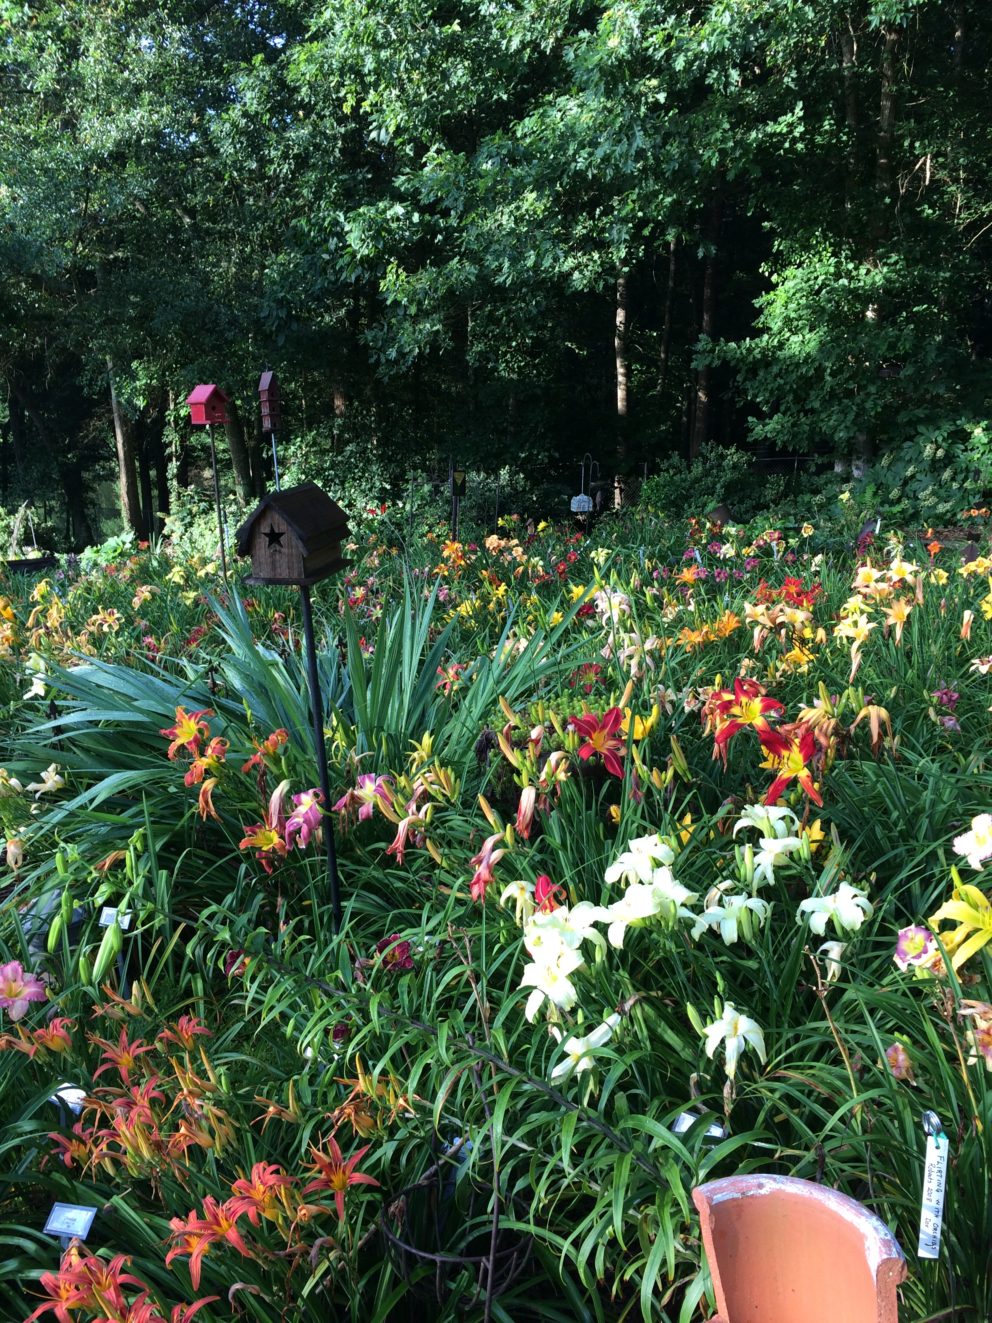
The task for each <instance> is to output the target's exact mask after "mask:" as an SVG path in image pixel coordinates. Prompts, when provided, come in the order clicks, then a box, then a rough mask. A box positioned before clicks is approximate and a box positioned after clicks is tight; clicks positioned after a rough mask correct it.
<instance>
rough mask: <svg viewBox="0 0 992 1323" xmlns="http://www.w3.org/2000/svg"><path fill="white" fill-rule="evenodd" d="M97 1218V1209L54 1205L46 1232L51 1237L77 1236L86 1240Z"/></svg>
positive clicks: (76, 1205) (46, 1225)
mask: <svg viewBox="0 0 992 1323" xmlns="http://www.w3.org/2000/svg"><path fill="white" fill-rule="evenodd" d="M94 1217H96V1209H95V1208H92V1207H88V1206H87V1205H86V1204H53V1205H52V1211H51V1212H50V1213H49V1214H48V1221H47V1222H46V1223H45V1231H46V1233H47V1234H48V1235H49V1236H67V1237H70V1238H71V1237H73V1236H75V1237H76V1238H77V1239H79V1240H85V1239H86V1237H87V1236H88V1235H89V1234H90V1227H91V1226H92V1225H93V1219H94Z"/></svg>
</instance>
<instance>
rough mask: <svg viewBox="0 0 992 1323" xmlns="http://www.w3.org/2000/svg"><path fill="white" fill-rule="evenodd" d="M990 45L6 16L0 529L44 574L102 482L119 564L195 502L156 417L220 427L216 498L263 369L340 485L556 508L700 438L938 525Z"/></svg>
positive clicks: (972, 265)
mask: <svg viewBox="0 0 992 1323" xmlns="http://www.w3.org/2000/svg"><path fill="white" fill-rule="evenodd" d="M989 24H990V16H989V12H988V7H987V5H986V4H985V3H984V2H983V0H956V2H954V3H951V2H950V0H854V2H851V0H845V2H844V3H840V0H755V3H747V4H742V3H738V0H694V2H693V3H679V4H674V3H672V2H671V0H621V2H620V3H616V4H611V5H609V6H606V5H603V4H598V3H592V2H591V0H556V2H555V3H549V2H548V0H538V2H535V0H517V3H513V4H510V3H497V4H492V3H489V2H488V0H487V2H486V3H479V0H459V2H457V3H445V4H435V3H431V2H430V0H385V2H384V3H383V2H380V0H376V3H375V4H371V3H369V2H368V0H342V2H341V3H338V4H334V5H328V6H320V5H315V4H311V3H306V0H270V2H268V3H255V2H254V0H250V2H248V3H240V2H239V3H233V2H232V3H228V2H226V0H225V2H222V3H217V4H211V5H209V6H204V5H201V4H190V3H170V4H169V5H167V6H162V5H159V4H152V3H147V0H109V2H108V3H105V4H101V5H98V6H93V5H92V4H89V3H86V2H85V0H68V2H66V0H57V2H56V0H25V2H24V3H20V2H17V3H14V2H13V0H9V2H8V3H4V4H2V5H0V133H2V138H3V142H4V159H3V164H2V168H0V169H2V173H0V312H2V315H3V320H4V327H5V334H4V342H3V347H2V349H0V374H2V382H3V387H4V389H3V391H2V392H0V394H2V396H3V398H2V400H0V429H2V430H0V437H2V440H0V505H2V506H3V507H5V508H7V509H8V510H9V509H12V508H16V506H18V505H19V504H20V502H21V501H22V500H24V499H25V498H28V497H33V498H34V500H35V502H36V504H37V505H38V506H39V507H42V509H41V514H42V515H43V516H46V517H47V522H48V524H49V527H48V529H47V530H46V537H47V539H48V541H49V542H50V543H53V544H55V545H59V546H75V547H77V548H78V547H80V546H82V545H84V544H85V543H86V542H88V541H90V540H92V534H93V532H94V529H95V528H96V526H97V520H98V516H102V517H103V518H104V522H106V516H107V514H108V495H107V489H106V485H105V484H104V485H100V481H101V479H104V478H107V477H110V476H111V475H113V474H114V473H115V471H119V480H120V486H121V493H122V499H123V504H124V510H125V516H126V521H127V522H128V523H129V524H130V526H131V527H132V528H133V529H134V530H135V531H136V532H139V533H142V532H143V533H144V535H147V534H148V533H149V532H150V531H152V528H153V526H154V525H155V523H156V516H157V515H158V514H159V513H160V512H162V511H164V510H166V509H167V507H168V504H169V501H170V499H171V500H173V501H174V500H176V499H177V494H178V493H184V492H186V491H187V490H188V489H189V486H190V483H192V485H193V488H195V487H196V485H197V483H198V481H199V480H200V478H201V476H202V464H203V461H204V453H203V447H202V441H199V440H197V441H193V440H191V439H190V436H189V429H188V426H187V425H186V422H185V419H184V413H183V409H182V400H183V397H184V395H185V393H186V392H187V390H188V389H189V388H190V387H191V386H192V385H193V384H194V383H196V382H197V381H220V382H221V383H222V384H223V385H225V386H226V387H227V388H228V389H230V390H231V391H232V392H233V394H234V396H235V400H236V403H237V405H238V408H239V413H238V415H237V417H236V418H235V419H234V420H233V421H232V423H231V425H230V426H229V428H228V429H227V431H228V440H229V442H230V455H231V465H230V467H231V470H232V482H233V484H234V486H235V487H236V495H237V496H238V497H239V499H240V500H241V501H245V500H247V499H249V498H250V496H251V494H252V492H253V491H258V490H260V489H261V485H262V484H263V483H264V482H265V480H266V479H267V477H268V476H269V472H268V469H269V461H268V458H267V453H266V450H265V447H264V446H263V445H262V444H261V437H260V435H258V434H257V432H256V426H255V425H253V422H252V419H253V417H254V412H255V399H254V387H255V383H256V381H257V378H258V373H259V372H260V370H261V369H262V368H263V367H266V366H268V367H271V368H274V369H276V370H277V371H278V372H279V373H280V375H281V378H282V380H283V384H284V394H285V396H286V399H287V401H288V415H287V420H286V435H285V436H284V437H283V438H282V439H283V441H284V442H286V441H288V440H290V439H291V438H292V439H293V442H294V446H295V452H296V458H298V459H303V460H304V461H309V462H314V461H316V462H317V463H319V464H320V465H321V466H322V467H323V468H324V469H326V470H327V471H330V472H333V473H334V474H335V475H336V478H337V481H338V483H339V484H340V483H341V482H342V481H343V479H344V478H345V476H346V475H347V474H348V473H349V472H350V471H351V470H352V467H353V465H352V459H351V457H352V456H353V455H354V454H355V453H360V454H361V455H362V456H363V457H364V458H365V459H366V460H368V461H371V462H372V463H373V464H374V465H375V467H376V470H377V472H379V473H380V474H381V477H382V480H383V482H384V483H387V484H388V483H390V482H391V483H394V484H396V483H398V484H399V485H401V486H404V485H405V484H406V482H407V479H408V476H409V473H410V471H411V469H413V470H414V471H416V472H418V473H423V472H427V471H434V472H439V473H440V474H441V476H442V477H443V476H444V475H445V474H446V472H447V466H448V459H449V456H452V455H453V456H454V457H455V458H456V460H458V461H459V462H461V463H466V464H468V465H470V466H472V467H475V468H481V469H485V470H487V471H490V472H492V473H496V472H498V471H499V469H500V468H501V467H502V466H503V465H505V464H507V463H510V464H512V466H513V468H514V470H515V480H516V481H517V483H518V485H522V486H524V487H527V488H528V491H527V496H528V499H530V500H531V501H533V502H535V503H536V505H537V506H543V508H544V509H545V510H548V511H551V510H555V511H560V510H562V509H563V508H564V507H563V505H562V501H563V499H564V497H565V496H567V495H570V494H571V493H572V492H573V491H574V490H575V488H574V487H573V486H572V484H573V482H574V475H575V470H576V467H577V462H578V458H579V456H581V455H582V454H583V453H584V452H586V451H589V452H590V453H591V454H592V455H593V456H594V457H595V458H596V459H598V461H599V462H600V465H601V471H602V476H603V478H604V479H610V478H611V477H612V474H613V472H614V471H616V472H618V473H620V474H621V475H625V474H631V473H634V474H640V473H642V471H643V466H644V464H645V463H646V464H647V465H648V467H649V469H650V470H651V471H655V469H656V467H657V465H658V464H659V462H661V461H664V460H666V459H667V458H668V457H670V456H672V455H677V454H680V453H681V454H682V455H683V456H684V457H686V458H687V459H688V460H690V461H691V460H692V459H693V458H694V457H695V456H696V455H697V454H698V452H699V451H700V449H701V447H702V446H703V445H704V444H705V443H706V442H707V441H715V442H719V443H721V444H727V443H729V442H735V443H738V444H744V445H746V446H747V447H748V448H749V450H750V451H751V453H754V452H755V451H756V450H757V449H759V448H760V449H761V450H762V453H765V454H767V453H768V451H769V449H770V450H771V451H772V452H774V450H775V448H778V449H780V450H784V451H786V452H788V453H790V454H793V455H795V454H800V453H808V454H812V455H826V456H829V457H831V458H832V457H833V456H834V455H835V454H836V455H838V456H839V457H841V458H842V459H848V458H850V457H852V456H854V457H855V458H857V459H858V461H859V462H862V463H867V462H869V461H871V460H872V458H873V457H874V458H875V459H876V460H878V461H880V462H881V463H883V464H885V465H886V467H884V468H881V469H879V470H878V471H877V472H876V473H875V474H874V476H873V481H874V483H875V486H876V488H877V490H878V491H879V492H880V493H881V494H882V495H883V497H884V498H885V499H887V500H888V502H889V508H892V503H893V502H895V501H908V502H910V503H911V504H912V507H913V509H918V508H920V507H921V506H922V507H923V508H924V509H925V511H926V515H927V517H928V518H929V519H931V520H938V519H943V518H945V517H946V515H947V514H949V513H950V504H949V502H948V501H947V499H946V496H945V493H946V491H947V488H948V487H949V486H950V485H952V484H955V483H961V482H965V483H975V484H977V486H978V488H979V489H980V488H981V487H982V486H984V485H988V450H989V446H988V439H987V435H986V431H985V426H986V421H987V417H988V394H989V370H988V351H989V325H990V323H989V287H988V274H987V273H988V270H989V249H990V244H992V226H990V220H992V214H990V207H992V192H990V187H989V160H990V154H989V151H988V131H987V113H986V111H987V105H986V102H987V86H988V64H989ZM112 395H113V400H112ZM112 404H115V405H116V408H115V409H112ZM114 413H116V417H112V414H114ZM115 434H116V456H117V464H116V466H115V464H114V455H115V447H114V445H113V444H112V439H113V437H114V436H115ZM356 448H357V449H356ZM170 469H171V483H170V480H169V479H170ZM549 483H550V486H549V485H548V484H549ZM96 487H99V490H98V491H97V490H95V488H96ZM115 504H116V502H115V501H113V500H112V499H111V500H109V507H110V513H112V512H113V507H114V506H115ZM941 506H945V509H944V510H942V509H941ZM518 508H520V507H519V506H518Z"/></svg>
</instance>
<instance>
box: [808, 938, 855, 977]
mask: <svg viewBox="0 0 992 1323" xmlns="http://www.w3.org/2000/svg"><path fill="white" fill-rule="evenodd" d="M847 945H848V944H847V942H824V943H823V945H822V946H818V947H817V948H816V954H817V955H819V956H823V959H824V961H825V962H826V966H827V982H828V983H836V982H837V980H838V979H839V978H840V976H841V971H842V969H843V967H844V966H843V956H844V952H845V951H846V950H847Z"/></svg>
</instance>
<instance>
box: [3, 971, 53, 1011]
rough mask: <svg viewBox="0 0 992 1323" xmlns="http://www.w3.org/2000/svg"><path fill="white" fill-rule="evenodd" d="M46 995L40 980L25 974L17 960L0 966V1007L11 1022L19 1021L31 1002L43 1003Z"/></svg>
mask: <svg viewBox="0 0 992 1323" xmlns="http://www.w3.org/2000/svg"><path fill="white" fill-rule="evenodd" d="M47 997H48V993H47V991H46V990H45V985H44V983H42V981H41V979H39V978H37V977H36V976H35V975H34V974H29V973H25V971H24V967H23V965H22V964H21V962H20V961H19V960H11V961H10V962H9V963H8V964H6V965H0V1007H2V1008H3V1009H4V1010H5V1011H6V1012H7V1014H8V1015H9V1016H10V1018H11V1019H12V1020H19V1019H21V1017H22V1016H23V1015H24V1013H25V1011H26V1010H27V1008H28V1006H29V1005H30V1003H31V1002H33V1001H45V1000H46V998H47Z"/></svg>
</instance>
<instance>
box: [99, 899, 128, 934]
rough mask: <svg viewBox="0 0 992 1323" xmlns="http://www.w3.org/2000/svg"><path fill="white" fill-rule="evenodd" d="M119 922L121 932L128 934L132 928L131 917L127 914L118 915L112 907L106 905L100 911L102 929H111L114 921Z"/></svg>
mask: <svg viewBox="0 0 992 1323" xmlns="http://www.w3.org/2000/svg"><path fill="white" fill-rule="evenodd" d="M115 919H116V920H117V923H118V926H119V927H120V930H121V932H125V933H126V932H127V930H128V928H130V926H131V916H130V914H128V913H127V912H125V913H124V914H118V913H117V911H116V910H115V909H114V907H113V906H112V905H104V907H103V909H102V910H101V911H100V927H101V928H109V927H110V925H111V924H112V923H113V921H114V920H115Z"/></svg>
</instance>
